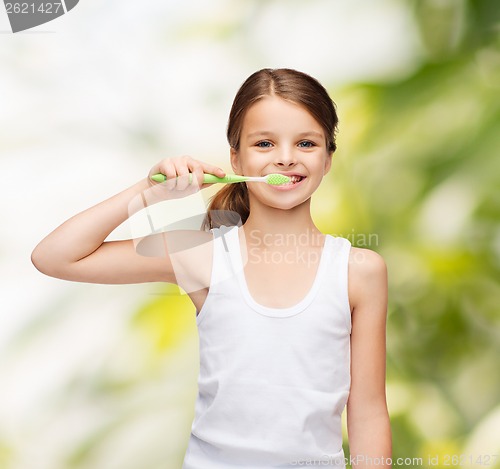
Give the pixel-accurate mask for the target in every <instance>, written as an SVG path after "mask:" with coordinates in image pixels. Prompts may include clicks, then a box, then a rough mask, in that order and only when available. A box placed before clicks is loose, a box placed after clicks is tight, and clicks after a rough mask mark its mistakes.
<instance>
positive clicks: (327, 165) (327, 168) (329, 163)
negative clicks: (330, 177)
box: [323, 153, 333, 176]
mask: <svg viewBox="0 0 500 469" xmlns="http://www.w3.org/2000/svg"><path fill="white" fill-rule="evenodd" d="M332 158H333V153H328V155H327V156H326V160H325V170H324V172H323V176H326V175H327V174H328V173H329V172H330V169H331V168H332Z"/></svg>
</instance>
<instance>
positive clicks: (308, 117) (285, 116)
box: [242, 96, 324, 136]
mask: <svg viewBox="0 0 500 469" xmlns="http://www.w3.org/2000/svg"><path fill="white" fill-rule="evenodd" d="M258 131H266V132H276V133H281V132H306V131H312V132H314V131H315V132H319V133H320V134H321V135H324V131H323V128H322V126H321V125H320V123H319V122H318V121H317V120H316V119H315V118H314V117H313V115H312V114H311V113H310V112H309V111H308V110H307V109H306V108H305V107H303V106H301V105H299V104H297V103H293V102H291V101H286V100H284V99H282V98H279V97H277V96H265V97H264V98H262V99H260V100H259V101H257V102H256V103H255V104H253V105H252V106H250V108H249V109H248V110H247V112H246V113H245V118H244V119H243V127H242V134H243V135H242V136H244V135H248V134H249V133H254V132H258Z"/></svg>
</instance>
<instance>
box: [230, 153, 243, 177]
mask: <svg viewBox="0 0 500 469" xmlns="http://www.w3.org/2000/svg"><path fill="white" fill-rule="evenodd" d="M229 158H230V160H231V167H232V168H233V172H234V174H241V171H240V159H239V156H238V151H237V150H235V149H234V148H231V150H230V156H229Z"/></svg>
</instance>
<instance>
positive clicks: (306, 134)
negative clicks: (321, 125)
mask: <svg viewBox="0 0 500 469" xmlns="http://www.w3.org/2000/svg"><path fill="white" fill-rule="evenodd" d="M273 135H274V133H273V132H269V131H267V130H258V131H256V132H251V133H249V134H248V135H247V137H248V138H253V137H258V136H262V137H271V136H273ZM298 135H299V137H301V138H303V137H317V138H323V135H322V134H320V133H319V132H316V131H315V130H310V131H307V132H301V133H299V134H298Z"/></svg>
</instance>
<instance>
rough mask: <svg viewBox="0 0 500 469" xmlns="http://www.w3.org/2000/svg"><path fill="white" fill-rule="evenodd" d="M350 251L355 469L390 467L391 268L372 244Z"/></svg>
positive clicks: (350, 408) (350, 418) (350, 426)
mask: <svg viewBox="0 0 500 469" xmlns="http://www.w3.org/2000/svg"><path fill="white" fill-rule="evenodd" d="M354 250H356V251H358V252H357V253H356V254H355V253H353V252H352V251H354ZM360 254H361V255H360ZM351 256H352V257H351V258H352V259H353V260H352V261H350V264H349V298H350V300H351V306H352V307H353V312H352V331H351V390H350V394H349V400H348V402H347V430H348V436H349V450H350V455H351V460H352V464H353V467H355V468H356V469H367V468H373V467H374V466H377V467H391V464H390V462H391V458H392V437H391V427H390V421H389V413H388V410H387V402H386V393H385V382H386V316H387V296H388V295H387V267H386V264H385V262H384V260H383V258H382V257H381V256H380V255H379V254H377V253H376V252H374V251H371V250H369V249H360V248H353V249H352V250H351ZM354 259H357V260H354ZM377 458H378V459H377Z"/></svg>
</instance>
